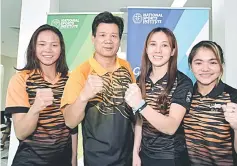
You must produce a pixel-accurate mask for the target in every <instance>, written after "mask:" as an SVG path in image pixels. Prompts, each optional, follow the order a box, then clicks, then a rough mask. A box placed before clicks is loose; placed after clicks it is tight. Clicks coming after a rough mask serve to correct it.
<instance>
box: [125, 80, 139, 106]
mask: <svg viewBox="0 0 237 166" xmlns="http://www.w3.org/2000/svg"><path fill="white" fill-rule="evenodd" d="M124 98H125V101H126V103H127V104H128V105H129V106H130V107H132V108H133V109H134V108H137V107H138V106H139V104H140V103H141V101H142V94H141V90H140V88H139V87H138V85H137V84H136V83H132V84H129V87H128V89H127V91H126V92H125V97H124Z"/></svg>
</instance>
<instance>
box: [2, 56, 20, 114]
mask: <svg viewBox="0 0 237 166" xmlns="http://www.w3.org/2000/svg"><path fill="white" fill-rule="evenodd" d="M16 62H17V59H16V58H14V57H8V56H4V55H1V63H2V65H3V71H4V72H3V74H4V77H3V81H2V83H3V85H2V93H1V110H3V109H4V108H5V102H6V92H7V87H8V83H9V80H10V78H11V77H12V75H13V74H14V73H15V69H14V67H16Z"/></svg>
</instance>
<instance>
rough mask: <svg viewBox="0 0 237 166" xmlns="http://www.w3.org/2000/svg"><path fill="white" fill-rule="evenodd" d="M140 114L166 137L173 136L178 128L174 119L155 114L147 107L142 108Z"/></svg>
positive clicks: (155, 112) (154, 111)
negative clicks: (166, 135)
mask: <svg viewBox="0 0 237 166" xmlns="http://www.w3.org/2000/svg"><path fill="white" fill-rule="evenodd" d="M141 114H142V116H144V118H146V120H147V121H148V122H149V123H150V124H151V125H152V126H154V127H155V128H156V129H157V130H159V131H160V132H162V133H165V134H168V135H173V134H174V133H175V132H176V130H177V128H178V126H179V124H178V123H177V121H176V120H175V119H174V118H172V117H169V116H165V115H163V114H161V113H159V112H157V111H156V110H154V109H153V108H152V107H150V106H149V105H147V106H146V108H144V110H143V111H142V112H141Z"/></svg>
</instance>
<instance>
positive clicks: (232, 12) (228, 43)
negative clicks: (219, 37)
mask: <svg viewBox="0 0 237 166" xmlns="http://www.w3.org/2000/svg"><path fill="white" fill-rule="evenodd" d="M236 7H237V1H236V0H226V1H225V5H224V6H223V7H222V8H224V12H223V9H222V10H220V13H221V14H224V16H225V38H223V40H225V61H226V64H225V68H226V73H225V74H226V76H225V80H226V83H227V84H229V85H231V86H232V87H234V88H237V74H236V73H237V65H236V62H237V53H236V40H237V18H236V16H237V9H236Z"/></svg>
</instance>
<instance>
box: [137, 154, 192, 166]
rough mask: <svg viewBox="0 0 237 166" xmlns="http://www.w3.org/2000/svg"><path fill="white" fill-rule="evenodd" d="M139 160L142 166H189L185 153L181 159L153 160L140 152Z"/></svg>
mask: <svg viewBox="0 0 237 166" xmlns="http://www.w3.org/2000/svg"><path fill="white" fill-rule="evenodd" d="M140 158H141V162H142V166H190V164H189V159H188V155H187V153H186V152H185V153H184V154H182V155H181V157H179V158H175V159H153V158H150V157H148V156H147V155H146V154H145V153H143V152H141V153H140Z"/></svg>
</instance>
